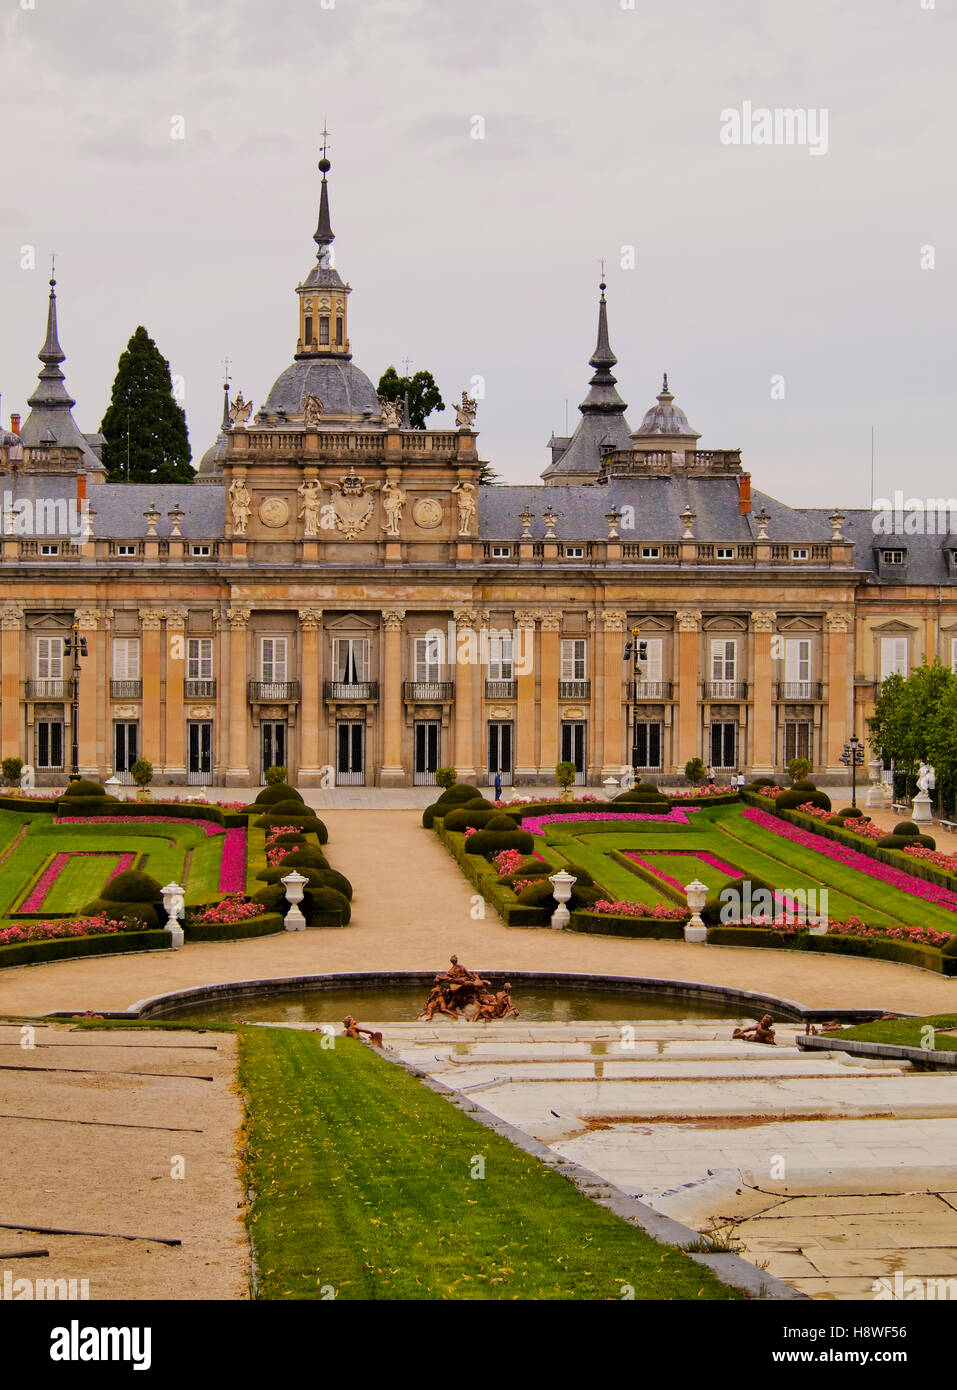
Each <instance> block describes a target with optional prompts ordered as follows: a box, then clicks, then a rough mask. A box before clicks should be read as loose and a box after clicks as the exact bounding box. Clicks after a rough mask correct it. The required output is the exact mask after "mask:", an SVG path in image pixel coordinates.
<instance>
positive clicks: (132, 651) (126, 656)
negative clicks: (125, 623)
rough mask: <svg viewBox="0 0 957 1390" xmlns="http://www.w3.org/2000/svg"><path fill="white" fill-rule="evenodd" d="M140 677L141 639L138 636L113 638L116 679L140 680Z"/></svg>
mask: <svg viewBox="0 0 957 1390" xmlns="http://www.w3.org/2000/svg"><path fill="white" fill-rule="evenodd" d="M139 678H140V639H139V638H138V637H114V638H113V679H114V680H115V681H138V680H139Z"/></svg>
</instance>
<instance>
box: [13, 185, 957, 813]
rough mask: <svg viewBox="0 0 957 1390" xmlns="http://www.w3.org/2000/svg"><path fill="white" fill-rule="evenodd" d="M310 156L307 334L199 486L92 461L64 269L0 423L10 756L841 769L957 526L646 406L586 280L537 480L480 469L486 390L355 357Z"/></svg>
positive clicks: (933, 601) (199, 769)
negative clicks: (775, 466)
mask: <svg viewBox="0 0 957 1390" xmlns="http://www.w3.org/2000/svg"><path fill="white" fill-rule="evenodd" d="M320 169H321V171H322V185H321V200H320V213H319V224H318V227H317V230H316V233H315V237H314V240H315V242H316V244H317V247H318V256H317V259H316V261H315V263H314V264H313V265H312V268H311V269H310V271H309V273H308V274H307V275H306V277H305V278H304V279H303V280H302V282H301V283H300V284H299V285H298V286H297V287H296V292H295V293H296V311H295V312H296V320H295V331H294V333H293V332H292V331H291V333H290V337H291V338H292V339H294V341H295V354H294V357H293V361H292V363H291V365H289V366H288V367H286V368H285V370H284V371H283V372H282V373H281V374H280V375H279V377H278V378H277V379H276V381H275V383H274V384H273V386H272V388H271V389H270V391H269V392H268V394H267V396H266V397H265V400H264V402H263V404H262V406H261V408H260V409H259V410H258V411H257V413H256V414H255V415H254V416H253V415H252V414H251V410H250V407H249V406H248V404H246V403H245V402H243V401H242V399H241V397H240V398H238V399H237V400H235V401H233V402H232V403H230V401H229V395H228V391H227V395H226V403H225V409H224V414H223V424H222V429H221V432H220V434H219V437H218V438H217V439H216V441H215V443H214V444H213V445H212V447H211V448H210V449H209V450H208V451H207V453H206V454H205V456H204V457H203V460H202V463H201V465H200V467H199V471H198V473H197V477H196V482H195V484H194V485H192V486H190V485H186V486H182V485H179V484H176V485H160V486H152V485H137V484H120V483H109V482H105V481H104V478H105V470H104V468H103V465H102V463H101V461H100V457H99V451H100V447H101V445H102V439H101V437H100V436H98V435H95V434H94V435H86V434H83V433H82V432H81V431H80V429H79V428H78V426H77V424H76V423H75V421H74V418H73V408H74V404H75V402H74V401H73V400H72V399H71V397H70V396H69V393H68V391H67V387H66V382H65V379H64V375H63V371H62V364H63V362H64V354H63V351H62V349H61V347H60V343H59V335H58V326H57V301H56V290H55V285H54V284H53V283H52V282H51V290H50V298H49V315H48V325H47V334H46V340H45V342H44V345H43V348H42V349H41V351H40V354H39V357H40V361H41V363H42V364H43V365H42V369H41V371H40V373H39V383H38V386H37V389H36V391H35V392H34V394H33V396H31V398H30V401H29V403H28V404H29V407H30V412H29V414H28V415H27V416H26V418H25V420H24V421H23V424H22V426H21V424H20V418H19V416H13V417H12V418H11V423H10V428H9V429H3V430H0V494H2V500H3V522H2V528H0V531H2V534H0V547H2V562H0V563H2V567H0V583H2V595H0V696H2V710H0V753H2V756H4V757H9V756H15V755H16V756H19V757H21V758H23V759H24V761H25V762H27V763H29V764H31V765H32V766H33V767H34V768H35V770H36V780H37V782H38V784H41V785H42V784H44V783H46V784H60V785H62V784H63V782H64V780H65V777H66V774H67V773H68V772H69V771H70V767H71V752H72V747H73V741H74V733H75V736H76V744H77V750H78V765H79V770H80V772H81V774H82V775H91V776H92V775H95V776H98V777H100V778H104V777H108V776H110V775H111V774H116V775H117V776H118V777H119V778H120V780H121V781H128V780H129V769H130V767H131V765H132V763H133V761H135V759H137V758H139V757H143V758H147V759H148V760H149V761H150V762H151V763H152V764H153V767H154V770H155V780H156V781H157V782H159V783H161V784H162V783H166V784H179V783H195V784H200V785H201V784H215V785H230V786H237V787H238V786H246V785H249V784H250V783H256V782H258V781H260V780H261V778H262V776H263V773H264V771H265V769H266V768H267V767H268V766H270V765H272V764H284V765H286V766H287V767H288V770H289V778H290V780H291V781H292V782H293V783H296V784H298V785H300V786H303V787H308V786H317V785H330V784H332V783H336V784H340V785H342V784H345V785H366V786H403V785H408V784H416V783H421V784H429V783H431V782H433V781H434V775H435V769H436V768H437V767H438V766H444V765H454V766H455V767H456V769H457V770H458V774H459V778H460V780H468V781H473V780H474V781H478V782H480V783H482V784H484V783H485V782H486V781H488V780H490V779H491V778H492V777H494V774H495V773H496V772H499V773H500V774H501V777H502V781H503V783H505V784H506V785H509V784H518V785H522V784H537V783H550V782H553V781H554V769H555V764H556V763H557V762H558V760H559V759H560V758H567V759H571V760H572V761H573V762H574V763H575V765H576V767H577V768H578V771H579V781H580V782H582V783H588V784H600V783H601V782H602V781H603V780H604V779H605V778H607V777H609V776H620V775H621V774H622V772H623V771H624V770H625V769H626V768H627V767H629V766H631V765H632V763H633V762H634V764H635V765H636V766H637V767H638V768H639V769H641V770H642V771H643V772H646V775H652V774H655V773H657V774H658V775H659V776H661V777H662V778H665V779H667V778H668V777H672V776H675V775H680V773H681V770H682V769H683V767H684V764H685V763H686V761H687V760H688V759H690V758H692V757H696V756H697V757H701V758H702V759H703V761H704V762H705V763H706V764H707V763H710V764H712V765H713V766H714V767H715V768H716V769H718V770H719V772H720V771H721V770H732V769H740V770H742V771H745V772H748V773H749V774H752V775H759V774H766V775H775V774H776V773H779V772H781V771H782V769H783V767H784V765H785V764H786V762H787V760H788V759H789V758H791V757H794V756H796V755H806V756H807V757H808V758H810V760H811V762H812V764H813V767H814V770H815V774H816V775H817V776H818V777H819V778H820V779H821V780H822V781H825V782H826V781H827V780H828V779H829V778H831V779H833V780H844V778H845V777H846V772H845V770H844V768H843V767H842V765H841V762H840V758H841V754H842V751H843V749H844V745H845V742H846V740H847V739H848V737H849V736H850V735H851V734H852V733H855V732H856V733H857V735H858V736H860V737H864V736H865V735H866V724H865V719H866V717H867V715H868V713H869V711H870V708H871V706H872V703H873V699H874V696H875V692H876V690H877V688H878V686H879V684H880V682H881V680H882V679H883V678H884V677H885V676H887V675H888V674H889V673H890V672H892V671H903V672H905V673H906V671H907V670H908V669H909V668H910V667H912V666H914V665H915V664H919V663H921V662H923V661H925V660H926V661H933V660H934V658H935V657H939V658H940V659H941V660H942V661H943V662H945V663H946V664H947V665H949V666H955V664H957V536H955V535H954V534H952V533H951V532H949V531H948V532H947V533H946V534H944V535H941V534H939V533H938V534H892V535H887V534H875V530H874V527H873V525H872V513H871V512H868V511H851V510H846V511H842V510H841V509H840V508H839V507H837V506H835V507H834V509H833V510H831V511H828V510H821V509H814V508H801V507H792V506H789V505H787V504H785V503H783V502H780V501H778V500H777V499H775V498H772V497H770V496H768V495H766V494H764V493H761V492H759V491H757V490H756V489H754V488H752V484H751V477H750V474H749V473H748V472H746V471H745V469H744V467H743V465H742V461H741V457H740V452H739V451H738V450H736V449H702V448H700V447H699V443H698V441H699V434H698V433H697V431H696V430H694V429H693V428H692V426H691V425H690V423H689V421H688V419H687V416H686V415H685V413H684V412H683V411H682V410H681V409H680V408H679V407H678V406H677V405H676V403H675V397H674V395H673V393H672V391H671V390H670V388H669V385H668V380H667V377H665V379H664V381H663V384H662V388H661V391H660V392H659V394H658V397H657V400H656V402H655V403H654V404H653V405H652V406H651V408H650V409H649V410H648V411H647V412H646V414H645V415H644V418H643V419H642V421H641V424H640V425H639V426H638V428H637V429H632V428H631V426H630V424H629V422H628V420H627V419H626V410H627V406H626V403H625V402H624V401H623V400H622V398H621V396H620V395H619V393H618V389H617V383H616V378H615V376H614V374H613V369H614V367H615V365H616V361H617V359H616V357H615V355H614V353H613V352H612V349H611V345H610V338H609V327H608V313H607V304H606V299H605V286H604V284H603V285H602V286H601V293H600V300H599V304H598V334H597V342H596V346H595V350H594V352H593V354H592V356H591V359H590V367H591V369H592V375H591V378H590V381H589V382H588V386H587V391H586V393H585V396H584V399H583V400H582V402H581V405H580V407H579V410H580V419H579V421H578V423H577V426H576V428H575V431H574V433H573V434H571V436H570V437H567V438H556V437H554V436H553V437H552V439H551V440H550V443H549V449H550V453H551V461H550V462H549V464H548V466H547V468H546V469H545V471H544V473H543V475H542V482H541V484H539V485H535V486H508V485H498V484H493V485H482V484H480V482H479V476H480V470H481V468H482V460H481V459H480V455H479V447H478V436H477V433H476V430H475V428H474V423H475V409H476V407H475V402H473V401H470V400H469V399H468V398H467V397H466V396H465V393H463V397H462V403H461V405H460V406H458V407H457V409H456V419H457V425H456V427H455V428H444V429H413V428H411V427H409V424H408V419H407V416H406V417H405V418H403V413H402V411H401V407H399V408H396V407H395V405H394V404H392V403H390V402H385V401H380V399H379V398H378V396H377V394H376V389H375V387H374V386H373V384H372V381H371V380H370V378H369V377H368V376H366V374H365V373H364V372H363V371H362V370H361V369H360V368H359V367H358V366H356V365H355V363H354V362H353V358H352V344H351V341H350V338H349V296H350V293H351V287H350V286H349V285H348V284H347V283H345V281H344V280H343V279H342V278H341V276H340V274H339V272H338V270H337V269H336V268H335V267H334V265H333V264H332V256H331V246H332V242H333V232H332V225H331V218H330V210H329V196H328V181H327V173H328V170H329V163H328V161H327V160H326V159H325V158H323V160H322V161H321V163H320ZM291 328H292V326H291ZM636 629H637V635H636V636H634V637H633V636H632V633H633V632H634V630H636ZM75 631H77V632H78V635H79V637H80V639H81V640H82V639H85V645H86V655H85V656H83V657H82V658H81V659H80V666H81V672H82V674H81V676H80V678H79V682H78V701H77V704H76V709H77V715H76V727H75V729H74V726H73V719H74V700H73V695H74V691H73V686H72V680H73V655H72V648H71V646H70V642H71V639H72V637H73V634H74V632H75ZM626 643H633V644H635V645H634V646H632V647H631V648H630V649H629V650H628V654H627V655H626ZM636 647H637V650H636Z"/></svg>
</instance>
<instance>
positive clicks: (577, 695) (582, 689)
mask: <svg viewBox="0 0 957 1390" xmlns="http://www.w3.org/2000/svg"><path fill="white" fill-rule="evenodd" d="M590 697H591V681H559V682H558V698H559V699H560V700H587V699H589V698H590Z"/></svg>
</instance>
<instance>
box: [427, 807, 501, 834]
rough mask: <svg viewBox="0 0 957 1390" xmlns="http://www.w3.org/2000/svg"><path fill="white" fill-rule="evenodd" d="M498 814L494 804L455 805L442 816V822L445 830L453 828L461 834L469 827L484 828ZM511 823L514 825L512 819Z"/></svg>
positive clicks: (474, 828)
mask: <svg viewBox="0 0 957 1390" xmlns="http://www.w3.org/2000/svg"><path fill="white" fill-rule="evenodd" d="M498 814H499V813H498V811H496V809H495V807H494V806H480V805H478V803H476V804H475V805H474V806H472V805H468V806H456V807H455V809H454V810H451V811H449V812H448V814H447V815H445V816H444V817H443V818H442V824H443V825H444V826H445V828H446V830H455V831H457V832H458V833H459V834H460V835H461V833H462V831H463V830H466V829H468V828H469V827H471V828H472V829H473V830H484V829H485V827H486V826H487V825H488V823H489V821H491V820H495V819H496V817H497V816H498ZM512 825H513V826H514V825H515V822H514V821H512Z"/></svg>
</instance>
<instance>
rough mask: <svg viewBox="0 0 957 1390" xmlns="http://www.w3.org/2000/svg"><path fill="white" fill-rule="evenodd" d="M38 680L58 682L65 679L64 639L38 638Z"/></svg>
mask: <svg viewBox="0 0 957 1390" xmlns="http://www.w3.org/2000/svg"><path fill="white" fill-rule="evenodd" d="M36 657H37V680H40V681H58V680H62V679H63V638H62V637H38V638H37V652H36Z"/></svg>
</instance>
